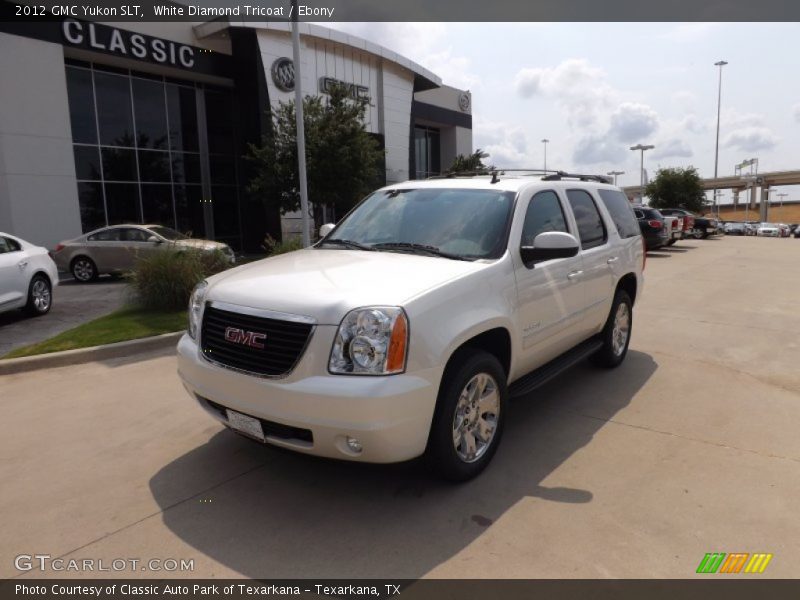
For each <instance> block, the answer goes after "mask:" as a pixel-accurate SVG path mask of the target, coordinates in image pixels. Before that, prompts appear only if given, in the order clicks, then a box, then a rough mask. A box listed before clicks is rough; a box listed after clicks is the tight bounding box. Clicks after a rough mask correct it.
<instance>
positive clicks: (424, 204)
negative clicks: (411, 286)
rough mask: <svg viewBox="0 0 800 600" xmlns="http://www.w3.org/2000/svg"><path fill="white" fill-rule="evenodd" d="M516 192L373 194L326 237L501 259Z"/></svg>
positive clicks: (391, 247)
mask: <svg viewBox="0 0 800 600" xmlns="http://www.w3.org/2000/svg"><path fill="white" fill-rule="evenodd" d="M513 204H514V193H513V192H504V191H494V190H465V189H442V188H437V189H431V188H425V189H408V190H389V191H381V192H375V193H374V194H372V195H371V196H369V197H368V198H367V199H366V200H364V201H363V202H362V203H361V204H360V205H358V206H357V207H356V208H355V209H354V210H353V211H352V212H351V213H350V214H349V215H348V216H347V217H345V219H344V220H343V221H342V222H341V223H340V224H339V225H338V226H337V227H336V229H335V230H333V232H331V233H330V235H329V236H328V237H327V238H326V241H327V240H330V241H333V240H346V241H348V242H355V243H357V244H362V245H367V246H371V247H374V248H371V249H376V250H392V251H404V249H403V248H402V247H399V246H395V245H396V244H401V245H402V244H405V245H415V246H428V247H431V248H435V249H436V250H439V251H441V252H443V253H447V254H450V255H453V256H457V257H460V258H468V259H478V258H498V257H500V256H502V254H503V252H504V251H505V245H506V232H507V229H508V223H509V219H510V216H511V208H512V206H513ZM326 247H330V246H328V245H326Z"/></svg>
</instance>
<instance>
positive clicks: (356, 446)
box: [346, 435, 364, 454]
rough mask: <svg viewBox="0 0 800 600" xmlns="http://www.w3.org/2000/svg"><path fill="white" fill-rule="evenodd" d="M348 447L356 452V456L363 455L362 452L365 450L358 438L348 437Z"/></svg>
mask: <svg viewBox="0 0 800 600" xmlns="http://www.w3.org/2000/svg"><path fill="white" fill-rule="evenodd" d="M346 441H347V447H348V448H349V449H350V450H352V451H353V452H355V453H356V454H361V451H362V450H363V449H364V448H363V447H362V446H361V442H359V441H358V440H357V439H356V438H354V437H350V436H349V435H348V436H347V440H346Z"/></svg>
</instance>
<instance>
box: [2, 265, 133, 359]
mask: <svg viewBox="0 0 800 600" xmlns="http://www.w3.org/2000/svg"><path fill="white" fill-rule="evenodd" d="M124 295H125V283H124V282H123V280H122V279H114V278H111V277H100V278H99V279H98V280H97V281H94V282H91V283H77V282H76V281H75V280H74V279H73V278H72V277H69V276H67V277H66V278H65V279H62V281H61V283H60V284H59V285H58V286H57V287H56V289H55V291H54V292H53V307H52V308H51V309H50V312H49V313H47V314H46V315H45V316H43V317H37V318H30V317H27V316H26V315H25V314H23V313H22V312H21V311H16V310H15V311H10V312H5V313H0V356H3V355H4V354H7V353H9V352H11V351H12V350H14V349H15V348H19V347H20V346H27V345H28V344H35V343H36V342H41V341H44V340H46V339H49V338H51V337H53V336H54V335H57V334H59V333H61V332H62V331H66V330H67V329H72V328H73V327H76V326H77V325H80V324H81V323H85V322H86V321H91V320H92V319H96V318H97V317H100V316H102V315H105V314H108V313H110V312H113V311H114V310H116V309H118V308H120V307H121V306H122V305H123V304H124Z"/></svg>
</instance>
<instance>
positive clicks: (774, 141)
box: [722, 127, 779, 152]
mask: <svg viewBox="0 0 800 600" xmlns="http://www.w3.org/2000/svg"><path fill="white" fill-rule="evenodd" d="M778 141H779V140H778V138H777V136H776V135H775V134H774V133H772V131H771V130H770V129H768V128H767V127H743V128H741V129H737V130H736V131H733V132H732V133H729V134H728V135H727V136H725V139H724V141H723V142H722V143H723V145H724V146H726V147H728V148H735V149H737V150H742V151H744V152H756V151H758V150H769V149H771V148H774V147H775V146H777V145H778Z"/></svg>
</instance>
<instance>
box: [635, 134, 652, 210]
mask: <svg viewBox="0 0 800 600" xmlns="http://www.w3.org/2000/svg"><path fill="white" fill-rule="evenodd" d="M653 148H655V146H653V145H652V144H636V145H635V146H631V150H639V151H640V152H641V159H640V162H639V202H640V203H644V151H645V150H652V149H653Z"/></svg>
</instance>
